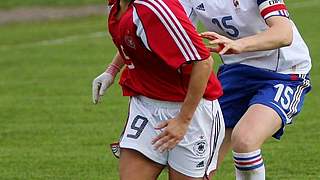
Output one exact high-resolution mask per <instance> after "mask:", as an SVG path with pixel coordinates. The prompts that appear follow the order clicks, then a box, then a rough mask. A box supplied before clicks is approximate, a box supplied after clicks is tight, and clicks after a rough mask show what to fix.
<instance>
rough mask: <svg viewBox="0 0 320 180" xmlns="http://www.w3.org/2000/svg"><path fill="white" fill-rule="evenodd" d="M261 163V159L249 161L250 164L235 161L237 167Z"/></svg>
mask: <svg viewBox="0 0 320 180" xmlns="http://www.w3.org/2000/svg"><path fill="white" fill-rule="evenodd" d="M259 161H261V158H259V159H257V160H254V161H249V162H239V161H234V162H235V163H236V164H237V165H242V166H244V165H249V164H254V163H256V162H259Z"/></svg>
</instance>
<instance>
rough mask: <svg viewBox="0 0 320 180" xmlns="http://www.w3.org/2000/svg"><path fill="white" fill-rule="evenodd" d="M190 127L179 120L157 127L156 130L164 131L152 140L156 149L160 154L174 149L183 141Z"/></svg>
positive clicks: (175, 119) (168, 121)
mask: <svg viewBox="0 0 320 180" xmlns="http://www.w3.org/2000/svg"><path fill="white" fill-rule="evenodd" d="M188 126H189V123H187V122H185V121H182V120H180V119H179V118H174V119H169V120H166V121H163V122H161V123H160V124H158V125H157V127H155V129H157V130H163V131H162V132H161V133H160V134H159V135H158V136H157V137H156V138H155V139H153V140H152V144H153V145H154V148H155V149H156V150H159V151H160V152H164V151H168V150H171V149H173V148H174V147H175V146H176V145H177V144H178V143H179V142H180V141H181V140H182V139H183V137H184V135H185V134H186V132H187V130H188Z"/></svg>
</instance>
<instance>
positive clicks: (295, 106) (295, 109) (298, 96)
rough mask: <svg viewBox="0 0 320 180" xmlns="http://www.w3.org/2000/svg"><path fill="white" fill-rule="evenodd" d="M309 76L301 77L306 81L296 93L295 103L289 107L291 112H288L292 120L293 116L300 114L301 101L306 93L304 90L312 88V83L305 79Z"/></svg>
mask: <svg viewBox="0 0 320 180" xmlns="http://www.w3.org/2000/svg"><path fill="white" fill-rule="evenodd" d="M306 76H307V75H305V74H303V75H299V77H300V78H302V79H304V80H303V84H301V85H299V86H298V88H297V90H296V92H295V93H294V96H293V101H292V103H291V105H290V107H289V109H290V111H289V112H288V114H287V116H288V118H290V119H291V118H292V116H293V115H294V114H295V113H297V112H298V105H299V103H300V100H301V95H302V93H303V91H304V89H306V88H307V87H309V86H310V81H309V80H308V79H305V78H306Z"/></svg>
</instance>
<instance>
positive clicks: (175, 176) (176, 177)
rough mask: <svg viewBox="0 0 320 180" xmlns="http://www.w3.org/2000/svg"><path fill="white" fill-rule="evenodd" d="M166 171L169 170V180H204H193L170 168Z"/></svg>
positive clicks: (193, 179) (201, 179)
mask: <svg viewBox="0 0 320 180" xmlns="http://www.w3.org/2000/svg"><path fill="white" fill-rule="evenodd" d="M168 169H169V180H204V178H203V177H200V178H194V177H190V176H186V175H184V174H182V173H180V172H178V171H176V170H174V169H173V168H171V167H168Z"/></svg>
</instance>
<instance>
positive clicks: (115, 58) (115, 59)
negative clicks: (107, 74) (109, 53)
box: [110, 52, 124, 69]
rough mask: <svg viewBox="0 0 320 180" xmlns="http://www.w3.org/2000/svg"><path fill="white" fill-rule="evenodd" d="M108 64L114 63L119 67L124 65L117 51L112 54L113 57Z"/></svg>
mask: <svg viewBox="0 0 320 180" xmlns="http://www.w3.org/2000/svg"><path fill="white" fill-rule="evenodd" d="M110 65H115V66H116V67H118V68H119V69H122V67H123V66H124V60H123V59H122V57H121V55H120V54H119V52H117V54H116V55H115V56H114V58H113V59H112V61H111V63H110Z"/></svg>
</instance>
